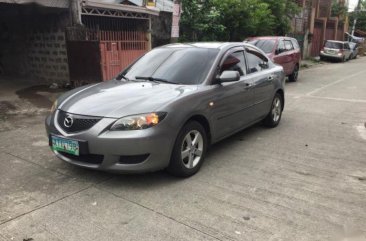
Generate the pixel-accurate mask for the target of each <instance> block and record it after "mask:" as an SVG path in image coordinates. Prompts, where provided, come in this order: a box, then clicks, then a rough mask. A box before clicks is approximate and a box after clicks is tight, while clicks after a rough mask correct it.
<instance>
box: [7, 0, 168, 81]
mask: <svg viewBox="0 0 366 241" xmlns="http://www.w3.org/2000/svg"><path fill="white" fill-rule="evenodd" d="M147 4H148V5H147ZM172 4H173V2H172V1H170V0H158V1H152V2H147V1H144V0H57V1H56V0H50V1H39V0H23V1H11V0H0V75H7V76H22V77H23V76H24V77H28V79H33V80H34V81H35V82H37V83H48V84H50V83H57V84H59V85H63V84H67V83H71V84H72V85H74V86H77V85H81V84H85V83H90V82H98V81H102V80H108V79H111V78H113V77H114V76H116V75H117V74H118V73H119V72H120V71H121V70H122V69H123V68H125V67H127V66H128V65H129V64H131V63H132V62H133V61H135V60H136V59H137V58H138V57H140V56H141V55H143V54H144V53H146V52H147V51H149V50H150V49H151V48H152V47H154V46H157V45H161V44H166V43H168V42H170V31H171V21H172V11H173V9H172Z"/></svg>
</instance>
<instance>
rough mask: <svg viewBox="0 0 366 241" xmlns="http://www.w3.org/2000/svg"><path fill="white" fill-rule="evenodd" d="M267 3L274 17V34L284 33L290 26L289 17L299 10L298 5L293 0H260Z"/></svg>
mask: <svg viewBox="0 0 366 241" xmlns="http://www.w3.org/2000/svg"><path fill="white" fill-rule="evenodd" d="M262 2H265V3H267V4H268V6H269V9H270V10H271V13H272V16H273V17H274V18H275V19H276V21H275V25H274V32H275V34H276V35H286V33H288V31H289V29H290V28H291V19H292V18H293V17H294V16H295V15H296V14H298V13H299V12H300V8H299V6H298V5H297V4H296V2H295V1H293V0H262Z"/></svg>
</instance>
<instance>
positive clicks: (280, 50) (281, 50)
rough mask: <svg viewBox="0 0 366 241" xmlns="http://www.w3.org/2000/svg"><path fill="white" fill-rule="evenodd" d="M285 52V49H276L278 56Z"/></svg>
mask: <svg viewBox="0 0 366 241" xmlns="http://www.w3.org/2000/svg"><path fill="white" fill-rule="evenodd" d="M283 52H285V50H284V49H276V52H275V54H276V55H278V54H281V53H283Z"/></svg>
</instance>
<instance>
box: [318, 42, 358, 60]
mask: <svg viewBox="0 0 366 241" xmlns="http://www.w3.org/2000/svg"><path fill="white" fill-rule="evenodd" d="M351 57H352V51H351V48H350V46H349V44H348V42H344V41H336V40H327V41H326V42H325V44H324V47H323V48H322V50H320V59H321V60H325V59H335V60H338V61H342V62H346V61H347V60H350V59H351Z"/></svg>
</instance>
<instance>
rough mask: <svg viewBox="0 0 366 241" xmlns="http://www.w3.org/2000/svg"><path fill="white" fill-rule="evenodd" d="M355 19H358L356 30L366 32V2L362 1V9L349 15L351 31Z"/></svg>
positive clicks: (365, 0)
mask: <svg viewBox="0 0 366 241" xmlns="http://www.w3.org/2000/svg"><path fill="white" fill-rule="evenodd" d="M355 18H357V23H356V29H359V30H362V31H366V0H360V9H356V10H355V11H353V12H351V13H350V14H349V20H350V21H349V23H350V29H352V25H353V21H354V19H355Z"/></svg>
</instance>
